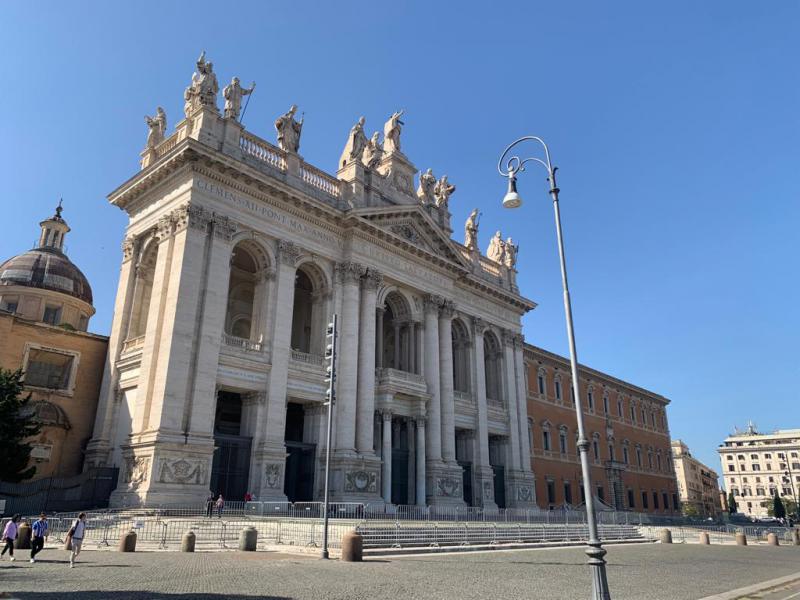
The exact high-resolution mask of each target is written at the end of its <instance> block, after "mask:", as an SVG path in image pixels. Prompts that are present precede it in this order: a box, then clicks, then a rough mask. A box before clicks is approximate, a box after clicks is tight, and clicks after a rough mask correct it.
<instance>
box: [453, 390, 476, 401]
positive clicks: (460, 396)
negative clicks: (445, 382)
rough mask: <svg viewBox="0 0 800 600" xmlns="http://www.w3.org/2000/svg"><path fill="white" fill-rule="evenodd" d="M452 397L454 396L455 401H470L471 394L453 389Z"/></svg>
mask: <svg viewBox="0 0 800 600" xmlns="http://www.w3.org/2000/svg"><path fill="white" fill-rule="evenodd" d="M453 398H455V399H456V401H457V402H472V394H470V393H469V392H459V391H458V390H453Z"/></svg>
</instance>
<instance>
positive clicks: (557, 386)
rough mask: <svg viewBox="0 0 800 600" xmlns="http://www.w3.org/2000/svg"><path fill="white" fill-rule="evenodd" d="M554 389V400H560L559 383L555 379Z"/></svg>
mask: <svg viewBox="0 0 800 600" xmlns="http://www.w3.org/2000/svg"><path fill="white" fill-rule="evenodd" d="M555 389H556V400H561V382H560V381H559V380H558V379H556V383H555Z"/></svg>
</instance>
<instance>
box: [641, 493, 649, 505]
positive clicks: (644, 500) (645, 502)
mask: <svg viewBox="0 0 800 600" xmlns="http://www.w3.org/2000/svg"><path fill="white" fill-rule="evenodd" d="M642 508H649V507H648V505H647V492H642Z"/></svg>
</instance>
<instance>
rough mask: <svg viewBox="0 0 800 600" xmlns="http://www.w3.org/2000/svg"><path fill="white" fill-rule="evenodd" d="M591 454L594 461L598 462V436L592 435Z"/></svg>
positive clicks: (596, 434) (597, 434)
mask: <svg viewBox="0 0 800 600" xmlns="http://www.w3.org/2000/svg"><path fill="white" fill-rule="evenodd" d="M592 452H593V453H594V459H595V461H599V460H600V434H599V433H593V434H592Z"/></svg>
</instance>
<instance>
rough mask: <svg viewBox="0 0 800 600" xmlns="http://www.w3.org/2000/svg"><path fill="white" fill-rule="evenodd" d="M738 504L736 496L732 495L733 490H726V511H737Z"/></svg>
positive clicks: (731, 512)
mask: <svg viewBox="0 0 800 600" xmlns="http://www.w3.org/2000/svg"><path fill="white" fill-rule="evenodd" d="M738 509H739V506H738V505H737V504H736V497H735V496H734V495H733V492H728V512H729V513H730V514H733V513H735V512H739V511H738Z"/></svg>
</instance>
